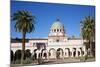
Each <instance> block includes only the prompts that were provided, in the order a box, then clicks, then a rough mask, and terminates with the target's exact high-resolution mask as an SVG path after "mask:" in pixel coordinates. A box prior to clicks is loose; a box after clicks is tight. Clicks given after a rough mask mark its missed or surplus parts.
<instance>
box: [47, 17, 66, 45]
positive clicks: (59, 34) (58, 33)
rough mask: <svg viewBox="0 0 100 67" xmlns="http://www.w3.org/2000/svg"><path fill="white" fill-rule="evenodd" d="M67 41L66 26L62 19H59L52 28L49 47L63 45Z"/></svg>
mask: <svg viewBox="0 0 100 67" xmlns="http://www.w3.org/2000/svg"><path fill="white" fill-rule="evenodd" d="M66 41H67V37H66V34H65V29H64V25H63V24H62V23H61V21H60V19H57V20H56V21H55V22H54V23H53V24H52V26H51V28H50V32H49V36H48V45H53V44H55V43H56V45H61V43H62V44H63V43H64V42H66Z"/></svg>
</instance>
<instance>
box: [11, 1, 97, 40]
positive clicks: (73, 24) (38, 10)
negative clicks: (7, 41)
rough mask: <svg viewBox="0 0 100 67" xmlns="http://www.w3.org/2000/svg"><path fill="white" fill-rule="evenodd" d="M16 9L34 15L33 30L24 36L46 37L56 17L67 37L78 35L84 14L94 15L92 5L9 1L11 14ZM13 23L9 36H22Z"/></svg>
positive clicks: (12, 22)
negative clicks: (62, 25)
mask: <svg viewBox="0 0 100 67" xmlns="http://www.w3.org/2000/svg"><path fill="white" fill-rule="evenodd" d="M18 10H28V11H30V12H31V13H32V15H34V16H36V24H35V31H34V32H32V33H28V34H27V36H26V38H42V37H48V34H49V31H50V27H51V25H52V24H53V23H54V22H55V21H56V18H60V21H61V23H62V24H64V27H65V30H66V34H67V36H68V37H71V36H72V35H75V36H77V37H79V36H80V21H81V20H82V19H83V18H84V17H85V16H93V17H95V7H94V6H86V5H85V6H82V5H71V4H51V3H39V2H23V1H11V15H13V13H15V12H16V11H18ZM14 25H15V23H14V21H11V24H10V26H11V37H12V38H22V34H21V33H19V32H16V31H15V29H14Z"/></svg>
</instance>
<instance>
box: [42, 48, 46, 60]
mask: <svg viewBox="0 0 100 67" xmlns="http://www.w3.org/2000/svg"><path fill="white" fill-rule="evenodd" d="M41 53H42V58H43V59H47V50H46V49H42V52H41Z"/></svg>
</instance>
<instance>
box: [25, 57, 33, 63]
mask: <svg viewBox="0 0 100 67" xmlns="http://www.w3.org/2000/svg"><path fill="white" fill-rule="evenodd" d="M30 63H32V60H31V59H30V58H26V59H25V60H23V64H30Z"/></svg>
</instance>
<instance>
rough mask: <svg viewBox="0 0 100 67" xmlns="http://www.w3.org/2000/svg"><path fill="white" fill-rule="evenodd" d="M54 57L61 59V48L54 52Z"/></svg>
mask: <svg viewBox="0 0 100 67" xmlns="http://www.w3.org/2000/svg"><path fill="white" fill-rule="evenodd" d="M56 57H57V59H61V58H63V49H61V48H58V49H57V51H56Z"/></svg>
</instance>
